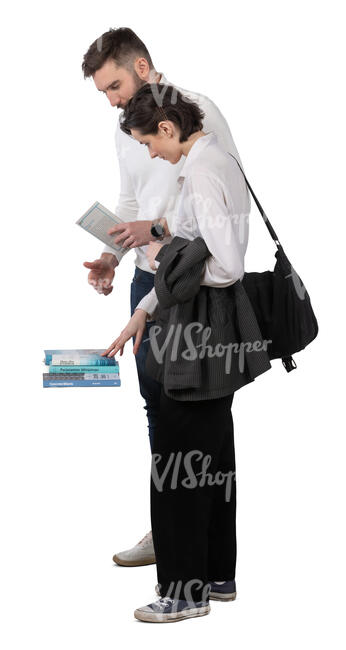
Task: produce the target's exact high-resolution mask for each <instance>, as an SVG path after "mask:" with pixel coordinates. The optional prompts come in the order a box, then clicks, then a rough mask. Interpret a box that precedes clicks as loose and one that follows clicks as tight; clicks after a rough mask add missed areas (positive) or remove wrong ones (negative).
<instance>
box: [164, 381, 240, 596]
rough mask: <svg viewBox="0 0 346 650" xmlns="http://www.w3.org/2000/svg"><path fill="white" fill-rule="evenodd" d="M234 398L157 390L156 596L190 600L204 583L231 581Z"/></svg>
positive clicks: (233, 552) (205, 586) (202, 591)
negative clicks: (175, 395) (176, 396)
mask: <svg viewBox="0 0 346 650" xmlns="http://www.w3.org/2000/svg"><path fill="white" fill-rule="evenodd" d="M233 397H234V393H233V394H231V395H228V396H226V397H222V398H219V399H210V400H201V401H195V402H191V401H190V402H182V401H177V400H173V399H171V398H169V397H167V396H166V395H165V393H164V391H163V389H162V390H161V397H160V412H159V419H158V424H157V428H156V430H155V434H154V443H153V449H152V471H151V519H152V531H153V542H154V548H155V554H156V562H157V577H158V583H159V584H160V587H161V596H169V597H171V598H180V599H184V600H192V601H195V602H197V601H200V600H203V599H207V596H208V583H209V582H210V581H222V580H233V579H234V578H235V565H236V477H235V452H234V437H233V418H232V413H231V406H232V402H233Z"/></svg>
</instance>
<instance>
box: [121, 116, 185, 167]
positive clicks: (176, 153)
mask: <svg viewBox="0 0 346 650" xmlns="http://www.w3.org/2000/svg"><path fill="white" fill-rule="evenodd" d="M131 135H132V136H133V137H134V138H135V139H136V140H138V142H139V143H140V144H142V145H144V146H146V147H147V148H148V151H149V154H150V156H151V158H156V157H157V156H158V157H159V158H163V160H168V162H170V163H172V165H175V164H176V163H177V162H179V160H180V158H181V156H182V153H183V152H182V148H181V145H182V143H181V142H179V133H178V131H177V129H176V128H175V127H174V124H173V123H172V122H169V121H168V122H160V124H159V130H158V133H156V134H155V135H154V134H152V133H150V134H148V135H143V134H142V133H141V132H140V131H139V130H138V129H131Z"/></svg>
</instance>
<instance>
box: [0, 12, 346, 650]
mask: <svg viewBox="0 0 346 650" xmlns="http://www.w3.org/2000/svg"><path fill="white" fill-rule="evenodd" d="M342 4H343V3H342V2H337V1H333V0H329V2H318V1H317V2H308V1H305V2H304V1H300V2H296V1H294V0H291V1H290V2H274V1H268V0H262V2H255V1H249V0H242V2H228V3H223V2H221V1H220V0H214V1H213V2H210V3H204V4H202V3H201V2H196V1H194V2H192V1H190V2H174V3H167V2H153V1H152V0H149V1H148V2H145V3H144V2H138V1H133V0H132V2H127V3H116V2H106V1H103V0H99V1H98V2H97V3H95V2H90V0H84V1H83V2H80V1H78V2H66V1H65V2H63V1H61V2H60V3H54V4H51V3H44V2H35V1H34V0H33V1H32V2H30V3H24V2H17V3H16V2H14V3H13V4H11V6H10V5H9V4H7V5H6V8H5V9H3V15H2V19H1V25H2V26H1V31H2V34H1V82H0V83H1V90H2V99H1V108H2V111H3V117H2V120H1V127H2V135H1V152H2V165H3V166H2V173H1V181H2V190H1V199H2V200H1V210H2V214H1V235H2V236H1V241H2V254H1V261H2V294H3V295H2V300H1V303H2V306H3V312H2V319H1V323H2V327H3V333H2V339H1V340H2V350H1V360H2V372H1V378H2V380H3V388H2V391H1V394H2V397H3V406H2V409H1V414H2V419H3V427H2V433H1V456H0V464H1V466H0V481H1V486H0V487H1V519H0V523H1V547H2V548H1V553H0V563H1V566H0V569H1V579H0V584H1V610H0V611H1V619H2V625H1V634H2V635H3V636H4V640H3V643H2V647H3V648H6V650H12V649H13V648H16V649H17V648H18V649H19V648H21V649H22V648H35V650H41V649H45V650H46V649H47V648H49V649H50V650H55V649H58V648H59V650H60V649H61V648H64V649H66V650H70V649H73V650H74V649H76V648H83V650H89V648H90V649H91V648H93V649H95V648H102V649H103V650H108V649H111V648H115V647H123V646H125V645H126V646H127V645H128V644H131V645H132V644H133V646H135V644H136V645H137V647H139V646H140V647H143V648H159V647H160V648H165V647H167V648H176V647H182V646H183V647H185V646H186V647H187V644H188V643H191V644H193V647H196V646H201V647H207V646H208V647H209V646H210V645H212V646H214V645H215V644H217V645H220V646H221V647H225V645H227V646H231V647H232V648H237V649H238V648H239V649H241V650H242V649H244V648H248V647H257V648H263V649H264V648H265V649H266V650H268V649H270V650H271V649H273V650H274V649H275V650H276V649H277V648H280V649H286V648H287V649H288V648H292V647H298V648H306V647H314V648H322V647H325V646H326V645H327V644H328V647H333V648H335V649H336V648H341V647H344V643H345V639H342V635H343V633H344V624H343V623H342V618H343V616H344V610H345V603H344V593H345V592H344V586H345V579H346V576H345V562H344V553H345V534H344V510H345V506H344V502H345V481H344V466H345V460H344V459H345V456H344V451H345V443H344V435H345V422H344V418H343V414H344V403H345V399H344V372H343V370H344V364H343V359H344V340H343V337H344V323H345V320H344V309H343V302H344V277H345V275H344V261H345V243H344V234H345V228H344V221H345V208H344V205H345V200H344V177H345V164H344V160H345V154H344V151H345V132H344V119H345V101H344V100H345V97H344V85H345V78H344V77H345V74H344V73H345V71H344V63H345V51H344V50H343V46H342V42H343V40H344V21H343V18H342V9H343V7H342ZM120 26H129V27H131V28H132V29H134V31H135V32H137V33H138V35H139V36H140V38H142V40H143V41H144V42H145V43H146V45H147V47H148V48H149V51H150V52H151V55H152V59H153V62H154V65H155V67H156V70H158V71H159V72H164V74H165V75H166V76H167V78H168V79H169V80H170V81H172V82H174V83H176V84H177V85H179V86H182V87H183V88H187V89H190V90H196V91H199V92H202V93H204V94H206V95H208V96H209V97H211V98H212V99H213V100H214V101H215V102H216V104H217V105H218V106H219V108H220V109H221V111H222V112H223V113H224V115H225V116H226V118H227V120H228V122H229V125H230V128H231V131H232V134H233V137H234V140H235V143H236V145H237V147H238V150H239V153H240V155H241V158H242V161H243V164H244V166H245V169H246V171H247V175H248V178H249V180H250V182H251V183H252V185H253V187H254V189H255V191H256V193H257V194H258V196H259V198H260V200H261V201H262V203H263V205H264V207H265V209H266V211H267V213H268V216H269V218H270V219H271V221H272V223H273V225H274V227H275V229H276V231H277V233H278V235H279V237H280V240H281V241H282V243H283V245H284V248H285V250H286V253H287V254H288V256H289V258H290V260H291V262H292V264H293V265H294V267H295V268H296V270H297V271H298V273H299V274H300V276H301V277H302V279H303V281H304V283H305V285H306V287H307V289H308V292H309V295H310V297H311V301H312V304H313V307H314V310H315V313H316V316H317V319H318V322H319V326H320V332H319V335H318V337H317V339H316V340H315V341H314V342H313V343H312V344H311V345H310V346H309V347H308V348H307V349H306V350H305V351H303V352H301V353H300V354H298V355H296V356H295V360H296V362H297V364H298V368H297V370H295V371H293V372H292V373H289V374H287V373H286V371H285V370H284V368H283V366H282V365H281V363H280V361H275V362H273V367H272V369H271V371H270V372H268V373H266V374H265V375H264V376H262V377H259V378H258V379H257V380H256V382H255V383H253V384H251V385H249V386H247V387H245V388H244V390H241V391H239V392H238V393H237V394H236V396H235V399H234V407H233V417H234V423H235V440H236V457H237V488H238V497H237V513H238V514H237V525H238V562H237V574H236V579H237V590H238V598H237V600H236V601H235V602H233V603H217V602H212V603H211V606H212V611H211V614H210V616H207V617H204V618H201V619H192V620H190V621H185V622H182V623H181V624H178V625H173V626H170V627H169V628H167V626H164V625H161V626H160V625H157V626H154V625H148V624H147V625H146V624H144V623H139V622H136V621H135V619H134V618H133V610H134V609H135V608H136V607H138V606H141V605H144V604H147V603H149V602H151V601H152V600H154V597H155V594H154V585H155V583H156V571H155V566H151V567H143V568H135V569H124V568H119V567H115V566H114V565H113V563H112V555H113V554H114V553H115V552H116V551H120V550H123V549H125V548H128V547H129V546H132V545H133V544H135V543H136V542H137V541H138V540H139V539H140V538H141V537H142V536H143V535H144V534H145V533H146V532H147V531H148V530H149V528H150V519H149V473H150V453H149V442H148V438H147V422H146V416H145V411H144V409H143V401H142V398H141V397H140V394H139V390H138V382H137V374H136V368H135V359H134V356H133V353H132V344H131V343H128V344H127V346H126V348H125V354H124V355H123V357H121V359H120V367H121V377H122V386H121V388H105V389H104V390H101V389H94V390H92V389H61V390H58V389H56V390H53V389H51V390H43V388H42V376H41V375H42V372H43V370H44V367H43V365H42V359H43V350H44V348H74V347H76V348H84V347H87V348H94V347H100V348H104V347H107V346H108V345H109V344H110V343H111V341H112V340H113V339H114V338H115V337H116V336H118V334H119V333H120V331H121V329H122V328H123V327H124V326H125V324H126V323H127V321H128V319H129V289H130V282H131V279H132V276H133V272H134V253H131V254H129V255H127V256H126V258H125V259H124V260H123V262H122V263H121V266H120V268H119V269H117V270H116V279H115V285H114V286H115V288H114V290H113V293H112V294H111V295H109V296H108V297H104V296H101V295H99V294H97V293H96V292H95V291H94V290H93V289H92V288H91V287H90V286H89V285H88V284H87V271H86V269H85V268H84V267H83V266H82V262H83V261H84V260H93V259H96V258H97V257H98V256H99V254H100V252H101V250H102V244H101V245H100V244H99V243H98V241H97V240H96V239H94V238H92V237H90V236H88V235H87V234H86V233H84V232H83V231H81V230H80V229H79V228H77V227H76V226H75V221H76V219H77V218H78V217H79V216H80V215H81V214H82V213H83V212H84V211H85V210H86V209H87V208H88V207H89V205H90V204H91V203H93V202H94V201H95V200H99V201H101V202H102V203H103V204H105V205H106V206H108V207H109V208H110V209H114V207H115V204H116V199H117V193H118V190H119V179H118V166H117V160H116V154H115V147H114V132H115V125H116V120H117V117H118V115H117V110H116V109H114V108H111V106H110V104H109V103H108V101H107V99H106V98H105V97H104V96H103V95H101V94H100V93H97V92H96V90H95V87H94V84H93V81H92V80H90V79H89V80H86V81H85V80H84V79H83V76H82V72H81V62H82V57H83V54H84V53H85V51H86V50H87V49H88V47H89V45H90V43H91V42H92V41H94V40H95V38H97V37H98V36H99V35H100V34H102V33H103V32H104V31H106V30H108V29H109V28H110V27H120ZM148 217H150V215H148ZM274 252H275V248H274V245H273V244H272V242H271V240H270V238H269V236H268V234H267V231H266V228H265V227H264V225H263V223H262V221H261V218H260V216H259V213H258V212H257V211H256V208H255V207H253V209H252V212H251V217H250V243H249V248H248V253H247V258H246V268H247V270H248V271H249V270H265V269H267V268H270V269H272V268H273V265H274Z"/></svg>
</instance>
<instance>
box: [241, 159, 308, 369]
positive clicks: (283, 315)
mask: <svg viewBox="0 0 346 650" xmlns="http://www.w3.org/2000/svg"><path fill="white" fill-rule="evenodd" d="M230 156H232V158H234V160H236V162H237V163H238V166H239V168H240V170H241V172H242V174H243V175H244V178H245V182H246V185H247V186H248V188H249V190H250V192H251V195H252V197H253V200H254V201H255V203H256V205H257V207H258V209H259V211H260V213H261V215H262V218H263V220H264V223H265V224H266V226H267V228H268V230H269V233H270V236H271V237H272V239H273V240H274V242H275V245H276V247H277V251H276V253H275V257H276V264H275V267H274V271H264V272H263V273H256V272H253V273H246V272H245V273H244V276H243V279H242V284H243V287H244V289H245V291H246V293H247V295H248V297H249V300H250V302H251V304H252V307H253V310H254V312H255V315H256V318H257V321H258V325H259V328H260V330H261V334H262V337H263V339H266V340H267V341H271V343H269V344H268V355H269V358H270V359H280V358H281V359H282V363H283V365H284V367H285V368H286V370H287V372H290V371H291V370H293V369H294V368H296V367H297V365H296V363H295V361H294V359H293V358H292V356H291V355H292V354H295V353H296V352H299V351H300V350H303V349H304V348H305V347H306V346H307V345H308V344H309V343H311V341H313V340H314V339H315V338H316V336H317V333H318V324H317V320H316V317H315V314H314V312H313V309H312V306H311V302H310V297H309V294H308V292H307V290H306V288H305V286H304V284H303V283H302V281H301V279H300V277H299V275H298V274H297V273H296V271H295V270H294V268H293V266H292V264H291V263H290V261H289V260H288V258H287V256H286V254H285V252H284V250H283V248H282V246H281V244H280V242H279V239H278V237H277V235H276V233H275V231H274V228H273V226H272V225H271V223H270V221H269V219H268V217H267V215H266V214H265V212H264V210H263V208H262V206H261V204H260V202H259V201H258V199H257V197H256V195H255V193H254V192H253V190H252V188H251V186H250V183H249V182H248V180H247V178H246V176H245V174H244V171H243V169H242V167H241V165H240V164H239V162H238V160H237V159H236V158H235V156H233V155H232V154H230Z"/></svg>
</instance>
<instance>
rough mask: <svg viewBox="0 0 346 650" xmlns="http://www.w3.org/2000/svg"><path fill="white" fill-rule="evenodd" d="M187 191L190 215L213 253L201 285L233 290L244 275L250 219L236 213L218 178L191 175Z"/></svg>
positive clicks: (205, 175) (187, 207) (198, 173)
mask: <svg viewBox="0 0 346 650" xmlns="http://www.w3.org/2000/svg"><path fill="white" fill-rule="evenodd" d="M185 184H186V186H185ZM184 190H185V193H186V197H187V199H188V201H186V209H187V212H189V213H190V216H193V217H194V218H195V219H196V221H197V224H198V228H199V230H200V233H201V237H202V238H203V239H204V241H205V243H206V245H207V247H208V249H209V251H210V253H211V255H210V257H209V258H207V260H206V262H205V268H204V272H203V274H202V276H201V284H204V285H208V286H214V287H226V286H229V285H230V284H232V283H233V282H236V281H237V280H238V279H240V278H242V277H243V274H244V251H245V248H246V243H247V238H244V237H243V227H244V223H242V219H244V216H245V217H247V215H237V214H236V213H235V210H234V205H233V203H230V199H229V192H227V189H226V188H225V187H224V186H223V183H222V182H221V181H220V180H219V179H218V177H217V176H215V175H214V174H209V173H208V174H207V173H203V172H196V173H193V174H191V176H189V177H187V178H186V179H185V183H184ZM226 195H227V196H228V204H226ZM242 238H243V240H244V241H243V242H242Z"/></svg>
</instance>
